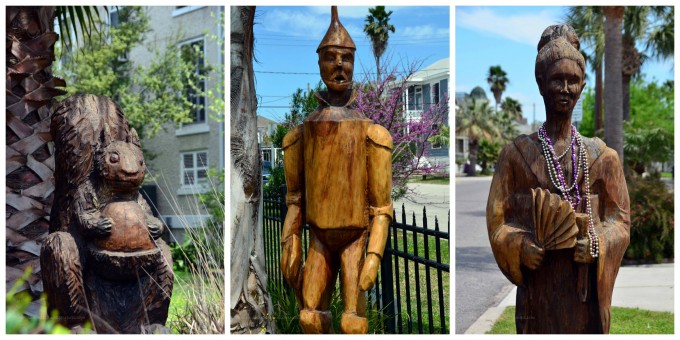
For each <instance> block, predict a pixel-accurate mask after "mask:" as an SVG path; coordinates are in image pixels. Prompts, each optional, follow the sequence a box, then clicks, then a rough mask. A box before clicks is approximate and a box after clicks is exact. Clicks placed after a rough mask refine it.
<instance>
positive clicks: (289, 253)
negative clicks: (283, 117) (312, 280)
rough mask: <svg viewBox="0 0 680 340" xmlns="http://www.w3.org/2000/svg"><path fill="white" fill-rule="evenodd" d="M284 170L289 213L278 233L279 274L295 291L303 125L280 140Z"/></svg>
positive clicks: (299, 264)
mask: <svg viewBox="0 0 680 340" xmlns="http://www.w3.org/2000/svg"><path fill="white" fill-rule="evenodd" d="M282 146H283V152H284V158H283V169H284V172H285V176H286V186H287V188H288V192H287V193H286V205H287V206H288V213H287V214H286V219H285V221H284V223H283V232H282V234H281V245H282V250H281V271H282V272H283V277H284V278H285V279H286V281H288V284H290V286H291V287H292V288H293V289H295V290H296V291H298V290H299V289H300V281H301V277H302V276H301V275H300V274H301V272H302V242H301V239H300V234H301V232H302V226H303V223H304V220H303V212H304V197H303V193H304V160H303V158H304V157H303V156H304V147H303V140H302V125H299V126H297V127H296V128H295V129H293V130H291V131H290V132H288V133H287V134H286V136H285V137H284V138H283V145H282Z"/></svg>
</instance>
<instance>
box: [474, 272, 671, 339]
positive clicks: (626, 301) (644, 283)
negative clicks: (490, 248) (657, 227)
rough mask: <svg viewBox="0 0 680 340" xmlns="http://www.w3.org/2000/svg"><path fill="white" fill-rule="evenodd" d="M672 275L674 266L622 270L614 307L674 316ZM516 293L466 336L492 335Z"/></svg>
mask: <svg viewBox="0 0 680 340" xmlns="http://www.w3.org/2000/svg"><path fill="white" fill-rule="evenodd" d="M673 271H674V264H673V263H663V264H652V265H641V266H625V267H621V269H619V275H618V276H617V277H616V283H615V284H614V295H613V297H612V306H616V307H628V308H640V309H647V310H653V311H660V312H671V313H674V309H673V302H674V297H673V286H674V284H673ZM516 293H517V287H514V288H513V289H512V290H511V291H510V293H509V294H508V295H507V296H506V297H505V298H504V299H503V300H502V301H501V302H500V303H499V304H498V306H496V307H491V308H489V309H488V310H487V311H486V312H484V314H482V316H480V317H479V319H477V321H475V323H473V324H472V326H470V328H468V329H467V330H466V331H465V334H484V333H486V332H487V331H489V330H490V329H491V326H493V324H494V323H495V322H496V320H498V318H499V317H500V316H501V313H503V311H504V310H505V308H506V307H508V306H514V305H515V294H516Z"/></svg>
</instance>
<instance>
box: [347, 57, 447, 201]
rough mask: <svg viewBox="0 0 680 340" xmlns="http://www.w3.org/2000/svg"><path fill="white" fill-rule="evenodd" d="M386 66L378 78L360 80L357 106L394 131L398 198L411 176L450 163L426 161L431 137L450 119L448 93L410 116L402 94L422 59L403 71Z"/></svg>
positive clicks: (439, 169)
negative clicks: (380, 77) (376, 79)
mask: <svg viewBox="0 0 680 340" xmlns="http://www.w3.org/2000/svg"><path fill="white" fill-rule="evenodd" d="M386 65H389V63H386ZM383 67H384V69H383V70H381V72H380V73H381V74H382V75H383V77H382V79H381V80H379V81H377V82H376V81H375V80H373V79H370V77H366V79H365V80H364V81H362V82H361V83H360V84H357V86H356V88H357V90H358V96H357V99H356V102H355V108H356V109H357V110H358V111H360V112H362V113H363V114H364V115H366V117H368V118H370V119H372V120H373V121H374V122H376V123H378V124H380V125H382V126H384V127H385V128H387V130H389V131H390V134H392V140H393V143H394V148H393V149H392V198H393V199H398V198H400V197H404V196H406V195H408V194H409V193H410V191H409V190H408V188H407V186H406V183H407V181H408V178H409V177H410V176H412V175H416V174H422V175H429V174H435V173H440V172H443V171H445V170H447V168H448V166H449V165H448V164H430V163H429V162H428V161H427V156H428V149H429V147H428V146H429V142H428V139H429V138H430V137H432V136H434V135H437V134H438V133H439V128H440V127H441V126H442V125H443V124H444V123H448V113H449V105H448V93H447V94H445V95H443V96H441V98H440V99H439V102H438V103H432V104H430V106H429V107H428V108H426V109H424V110H422V111H418V112H419V114H417V115H412V116H410V115H409V114H408V113H409V112H408V111H407V110H405V105H404V100H403V98H404V93H406V92H407V90H408V87H409V82H408V79H409V78H411V76H412V75H413V74H414V73H415V72H416V71H417V70H418V68H419V67H420V63H411V64H409V65H407V67H405V71H403V72H399V71H398V69H397V67H390V66H383ZM427 101H429V100H426V102H427Z"/></svg>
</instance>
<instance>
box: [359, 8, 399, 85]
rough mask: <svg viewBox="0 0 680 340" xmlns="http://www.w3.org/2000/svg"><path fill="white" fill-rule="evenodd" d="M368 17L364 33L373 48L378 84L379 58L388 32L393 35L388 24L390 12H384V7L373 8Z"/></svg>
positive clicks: (391, 28) (393, 30)
mask: <svg viewBox="0 0 680 340" xmlns="http://www.w3.org/2000/svg"><path fill="white" fill-rule="evenodd" d="M368 12H369V13H370V14H369V15H367V16H366V19H365V21H366V25H365V26H364V32H366V36H368V38H369V39H370V40H371V46H372V47H373V57H374V58H375V69H376V73H377V80H378V83H379V82H380V57H382V55H383V53H385V50H386V49H387V40H389V38H390V32H392V33H394V32H395V28H394V25H392V24H390V15H392V11H389V12H385V6H375V7H372V8H369V9H368Z"/></svg>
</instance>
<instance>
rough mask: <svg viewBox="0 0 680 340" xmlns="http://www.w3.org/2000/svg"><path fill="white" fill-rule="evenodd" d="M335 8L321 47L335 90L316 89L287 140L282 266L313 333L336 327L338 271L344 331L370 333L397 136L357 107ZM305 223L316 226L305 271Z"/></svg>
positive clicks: (347, 42)
mask: <svg viewBox="0 0 680 340" xmlns="http://www.w3.org/2000/svg"><path fill="white" fill-rule="evenodd" d="M331 12H332V15H331V25H330V27H329V28H328V32H327V33H326V35H325V36H324V38H323V40H322V41H321V43H320V44H319V47H318V48H317V50H316V52H317V53H318V55H319V70H320V73H321V78H322V79H323V82H324V83H325V84H326V86H327V87H328V92H327V93H324V92H322V93H317V94H316V97H317V99H318V100H319V102H320V103H321V104H320V105H319V107H318V108H317V109H316V110H315V111H314V112H312V113H311V114H310V115H309V117H308V118H306V119H305V120H304V123H303V124H301V125H299V126H297V127H296V128H295V129H294V130H292V131H290V132H289V133H288V134H287V135H286V136H285V138H284V140H283V150H284V169H285V175H286V184H287V186H288V193H287V194H286V204H287V205H288V214H287V215H286V219H285V222H284V227H283V233H282V238H281V239H282V244H283V250H282V257H281V270H282V271H283V276H284V277H285V278H286V280H287V281H288V283H289V284H290V285H291V286H292V287H293V289H294V290H295V291H296V294H297V297H298V302H299V303H300V304H301V310H300V325H301V326H302V329H303V331H304V332H305V333H330V332H331V331H332V326H331V324H332V322H331V313H330V311H329V310H328V309H329V304H330V299H331V294H332V292H333V290H334V288H335V282H336V277H337V276H338V271H339V272H340V286H341V292H342V299H343V303H344V312H343V314H342V317H341V319H340V331H341V332H342V333H367V332H368V322H367V320H366V318H365V317H364V314H365V309H366V307H365V293H364V292H365V291H367V290H369V289H370V288H371V287H372V286H373V285H374V284H375V280H376V276H377V274H378V268H379V266H380V259H381V257H382V255H383V251H384V249H385V242H386V240H387V231H388V227H389V224H390V221H391V220H392V214H393V212H392V199H391V197H390V195H391V191H392V137H391V136H390V134H389V132H388V131H387V129H385V128H384V127H382V126H380V125H377V124H374V123H373V122H372V121H371V120H370V119H367V118H366V117H364V115H363V114H361V113H360V112H358V111H356V110H353V109H351V108H349V107H350V105H351V104H352V102H353V101H354V99H355V97H356V92H355V91H354V90H353V89H352V76H353V72H354V51H355V50H356V47H355V45H354V42H353V41H352V38H351V37H350V36H349V34H348V33H347V31H346V30H345V28H344V27H343V26H342V24H341V23H340V21H339V19H338V12H337V8H336V7H332V9H331ZM305 222H306V223H308V224H309V225H310V227H311V230H310V245H309V251H308V256H307V260H306V262H305V266H304V270H303V269H302V243H301V238H300V233H301V231H302V226H303V225H304V223H305ZM369 233H370V237H369ZM367 240H368V242H367ZM367 243H368V248H366V245H367ZM364 252H366V257H365V258H364Z"/></svg>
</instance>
